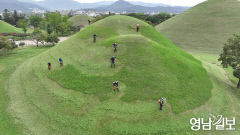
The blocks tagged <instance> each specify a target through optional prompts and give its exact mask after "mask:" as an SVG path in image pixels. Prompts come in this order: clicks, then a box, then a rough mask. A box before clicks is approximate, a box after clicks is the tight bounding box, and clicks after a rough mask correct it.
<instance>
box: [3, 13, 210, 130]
mask: <svg viewBox="0 0 240 135" xmlns="http://www.w3.org/2000/svg"><path fill="white" fill-rule="evenodd" d="M137 23H139V24H140V25H141V29H140V32H139V33H137V32H136V30H135V25H136V24H137ZM94 33H96V34H97V43H96V44H93V43H92V40H93V39H92V35H93V34H94ZM114 42H116V43H118V44H119V46H118V52H117V53H114V52H113V48H112V43H114ZM113 55H114V56H116V58H117V62H116V68H110V58H111V56H113ZM59 57H62V59H63V61H64V67H60V66H59V63H58V58H59ZM48 62H51V63H52V70H51V71H48V70H47V63H48ZM24 80H31V81H24ZM115 80H119V81H120V92H119V93H114V92H113V90H112V82H113V81H115ZM9 82H11V83H14V84H16V85H9V87H8V91H9V95H10V99H11V102H12V103H11V107H10V110H11V111H12V112H13V114H14V115H16V116H17V118H18V121H20V122H22V123H23V124H24V125H25V127H26V129H28V131H29V132H33V133H38V134H54V133H55V134H58V133H59V134H78V133H81V134H122V133H125V131H127V132H128V133H129V134H140V133H141V134H147V133H148V134H149V133H156V132H157V130H158V127H159V124H162V123H161V121H162V122H164V121H165V120H164V119H165V118H166V117H167V116H166V117H165V115H163V114H166V115H168V114H175V115H176V114H178V113H181V112H184V111H186V110H189V109H193V108H196V107H198V106H200V105H202V104H204V103H205V102H206V101H207V100H208V99H209V98H210V96H211V88H212V84H211V81H210V80H209V78H208V75H207V73H206V71H205V70H204V68H203V67H202V65H201V62H199V61H198V60H196V59H194V58H193V57H192V56H191V55H189V54H187V53H185V52H183V51H182V50H180V49H179V48H177V47H175V46H174V45H173V44H172V43H171V42H170V41H169V40H167V39H166V38H164V37H163V36H162V35H161V34H160V33H158V32H157V31H156V30H155V29H154V28H153V27H152V26H150V25H148V24H147V23H145V22H142V21H140V20H137V19H134V18H131V17H126V16H111V17H108V18H106V19H104V20H101V21H99V22H97V23H94V24H92V25H90V26H87V27H86V28H85V29H84V30H82V31H81V32H79V33H78V34H76V35H74V36H72V37H71V38H70V39H68V40H66V41H64V42H62V43H60V44H59V45H57V46H56V47H54V48H52V49H50V50H49V51H47V52H44V53H43V54H41V55H39V56H37V57H34V58H32V59H30V60H29V61H26V62H25V63H23V64H22V65H21V66H20V67H19V68H18V69H17V70H16V72H15V73H14V74H13V75H12V77H11V78H10V81H9ZM56 82H57V83H56ZM161 97H166V98H167V103H168V104H166V106H165V110H164V111H166V112H165V113H163V114H159V109H158V104H157V99H159V98H161ZM25 114H27V115H25ZM140 119H141V120H140ZM144 122H150V123H152V126H147V127H146V126H144V125H145V124H146V123H144ZM165 122H166V121H165ZM33 123H34V124H33ZM126 123H128V124H127V125H129V126H127V127H126ZM132 124H137V125H139V126H138V128H130V127H133V125H132ZM116 125H118V126H116ZM182 126H183V127H179V128H185V129H186V127H185V126H188V125H182ZM156 129H157V130H156Z"/></svg>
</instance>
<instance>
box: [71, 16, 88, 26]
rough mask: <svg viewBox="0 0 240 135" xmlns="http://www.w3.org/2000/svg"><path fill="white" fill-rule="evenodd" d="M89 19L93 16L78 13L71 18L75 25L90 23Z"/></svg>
mask: <svg viewBox="0 0 240 135" xmlns="http://www.w3.org/2000/svg"><path fill="white" fill-rule="evenodd" d="M88 20H92V17H90V16H87V15H76V16H73V17H71V18H69V21H70V22H71V23H72V24H73V26H79V25H83V26H86V25H88Z"/></svg>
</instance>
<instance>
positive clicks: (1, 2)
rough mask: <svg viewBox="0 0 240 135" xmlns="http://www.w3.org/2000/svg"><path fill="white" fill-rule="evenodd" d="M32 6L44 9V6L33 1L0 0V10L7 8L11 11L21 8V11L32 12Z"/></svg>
mask: <svg viewBox="0 0 240 135" xmlns="http://www.w3.org/2000/svg"><path fill="white" fill-rule="evenodd" d="M34 8H36V9H40V10H45V9H44V8H42V7H40V6H38V5H36V4H33V3H27V2H20V1H18V0H0V11H3V10H4V9H8V10H11V11H13V10H21V11H23V12H32V11H33V9H34Z"/></svg>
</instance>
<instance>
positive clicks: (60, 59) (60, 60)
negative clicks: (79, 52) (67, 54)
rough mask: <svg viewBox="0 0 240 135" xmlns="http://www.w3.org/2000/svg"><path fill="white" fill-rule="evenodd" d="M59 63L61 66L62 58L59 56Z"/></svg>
mask: <svg viewBox="0 0 240 135" xmlns="http://www.w3.org/2000/svg"><path fill="white" fill-rule="evenodd" d="M59 64H60V66H61V67H62V66H63V60H62V58H61V57H60V58H59Z"/></svg>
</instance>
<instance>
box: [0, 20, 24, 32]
mask: <svg viewBox="0 0 240 135" xmlns="http://www.w3.org/2000/svg"><path fill="white" fill-rule="evenodd" d="M9 32H16V33H20V32H22V30H21V29H19V28H16V27H14V26H12V25H10V24H8V23H6V22H4V21H1V20H0V33H9Z"/></svg>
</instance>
